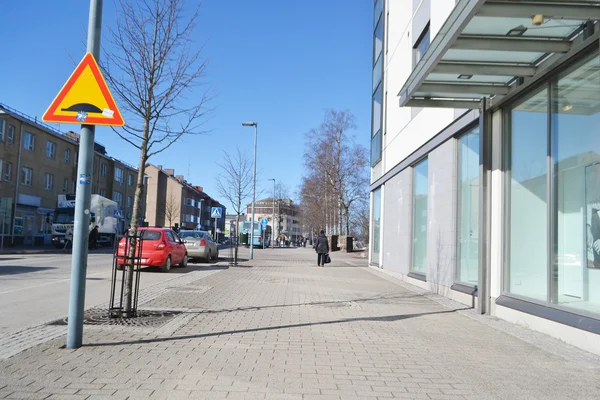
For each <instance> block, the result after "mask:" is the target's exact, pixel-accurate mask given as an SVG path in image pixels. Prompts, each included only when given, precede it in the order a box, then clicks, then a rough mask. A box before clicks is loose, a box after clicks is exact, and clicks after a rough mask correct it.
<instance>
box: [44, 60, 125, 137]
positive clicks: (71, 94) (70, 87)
mask: <svg viewBox="0 0 600 400" xmlns="http://www.w3.org/2000/svg"><path fill="white" fill-rule="evenodd" d="M42 120H44V121H45V122H61V123H67V124H86V125H110V126H123V125H125V121H123V117H122V116H121V113H120V112H119V109H118V108H117V104H116V103H115V100H114V99H113V97H112V95H111V94H110V91H109V90H108V86H106V82H105V81H104V77H103V76H102V73H101V72H100V68H98V64H97V63H96V60H95V59H94V56H93V55H92V53H87V54H86V55H85V57H83V60H81V62H80V63H79V65H78V66H77V68H75V71H73V73H72V74H71V76H70V77H69V79H68V80H67V83H65V85H64V86H63V88H62V89H61V90H60V92H59V93H58V95H57V96H56V98H55V99H54V101H53V102H52V104H50V107H48V110H46V112H45V113H44V116H43V117H42Z"/></svg>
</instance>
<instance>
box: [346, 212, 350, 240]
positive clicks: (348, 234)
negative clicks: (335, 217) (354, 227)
mask: <svg viewBox="0 0 600 400" xmlns="http://www.w3.org/2000/svg"><path fill="white" fill-rule="evenodd" d="M346 236H350V207H346Z"/></svg>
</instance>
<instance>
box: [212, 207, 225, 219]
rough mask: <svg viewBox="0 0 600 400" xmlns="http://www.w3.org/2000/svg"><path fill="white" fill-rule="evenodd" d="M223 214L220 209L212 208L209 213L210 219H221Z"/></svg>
mask: <svg viewBox="0 0 600 400" xmlns="http://www.w3.org/2000/svg"><path fill="white" fill-rule="evenodd" d="M222 214H223V212H222V211H221V207H212V209H211V212H210V217H211V218H221V215H222Z"/></svg>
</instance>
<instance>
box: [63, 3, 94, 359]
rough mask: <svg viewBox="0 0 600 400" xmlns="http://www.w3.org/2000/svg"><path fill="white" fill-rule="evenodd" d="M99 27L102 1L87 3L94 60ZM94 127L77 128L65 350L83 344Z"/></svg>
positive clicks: (89, 37)
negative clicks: (78, 136) (76, 158)
mask: <svg viewBox="0 0 600 400" xmlns="http://www.w3.org/2000/svg"><path fill="white" fill-rule="evenodd" d="M101 27H102V0H90V16H89V22H88V41H87V51H88V52H89V53H92V55H93V56H94V57H95V58H96V61H98V60H99V58H100V29H101ZM95 133H96V127H95V126H93V125H81V133H80V140H79V158H78V164H77V179H78V183H77V192H76V197H75V226H74V229H73V257H72V259H71V289H70V295H69V318H68V327H67V348H68V349H76V348H79V347H81V345H82V342H83V311H84V306H85V278H86V270H87V256H88V248H87V245H88V235H89V225H90V200H91V194H92V192H91V186H90V183H91V174H92V162H93V157H94V136H95Z"/></svg>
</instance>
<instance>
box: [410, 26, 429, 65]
mask: <svg viewBox="0 0 600 400" xmlns="http://www.w3.org/2000/svg"><path fill="white" fill-rule="evenodd" d="M429 44H430V42H429V24H427V26H426V27H425V29H424V30H423V33H421V37H420V38H419V40H417V43H415V47H414V50H413V53H414V56H413V60H414V63H413V67H414V66H415V65H417V64H418V63H419V61H421V59H422V58H423V56H424V55H425V52H426V51H427V49H428V48H429Z"/></svg>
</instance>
